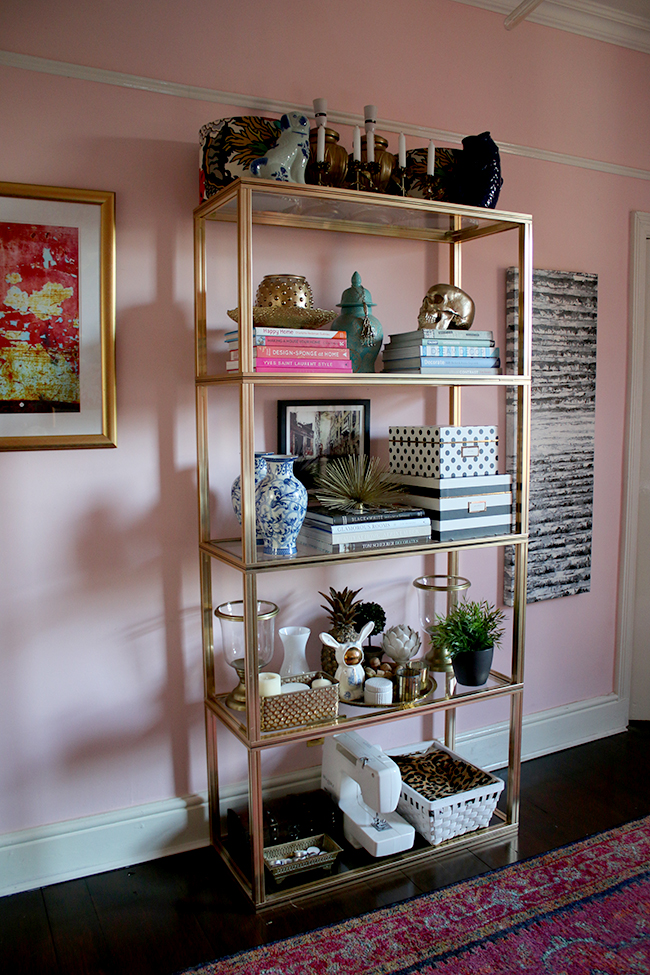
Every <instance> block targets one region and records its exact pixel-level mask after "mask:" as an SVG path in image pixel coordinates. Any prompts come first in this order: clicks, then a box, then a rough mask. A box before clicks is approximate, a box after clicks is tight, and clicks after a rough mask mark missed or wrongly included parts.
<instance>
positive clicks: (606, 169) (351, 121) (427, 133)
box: [0, 0, 650, 180]
mask: <svg viewBox="0 0 650 975" xmlns="http://www.w3.org/2000/svg"><path fill="white" fill-rule="evenodd" d="M457 2H459V3H465V2H466V0H457ZM481 2H483V0H481ZM485 2H486V3H487V2H490V3H492V2H501V0H485ZM0 65H4V66H5V67H9V68H19V69H22V70H25V71H37V72H41V73H44V74H51V75H58V76H59V77H63V78H74V79H76V80H79V81H92V82H95V83H99V84H105V85H116V86H117V87H120V88H135V89H137V90H139V91H148V92H152V93H154V94H159V95H169V96H172V97H176V98H189V99H192V100H194V101H204V102H213V103H216V104H218V105H228V106H232V107H233V108H245V109H247V110H248V111H251V110H253V111H259V112H265V113H271V114H272V115H283V114H284V113H285V112H295V111H301V112H304V113H305V114H306V115H308V116H310V115H311V114H312V112H313V106H311V105H296V104H295V103H294V102H283V101H276V100H274V99H270V98H259V97H255V96H253V95H239V94H235V93H233V92H228V91H218V90H215V89H212V88H199V87H197V86H196V85H185V84H180V83H179V82H175V81H162V80H159V79H156V78H144V77H141V76H139V75H132V74H124V73H123V72H121V71H109V70H108V69H106V68H91V67H88V66H87V65H83V64H69V63H67V62H64V61H52V60H50V59H48V58H39V57H35V56H34V55H31V54H16V53H15V52H13V51H0ZM327 118H328V121H329V122H332V123H334V124H335V125H347V126H353V125H363V121H364V120H363V116H361V115H353V114H351V113H349V112H335V111H328V113H327ZM380 122H381V129H382V131H384V132H394V133H399V132H403V133H404V135H410V136H414V137H415V138H421V139H423V140H424V141H425V143H426V142H428V141H429V139H433V140H434V142H436V143H437V144H443V145H450V144H451V145H461V143H462V140H463V138H464V135H461V134H460V133H459V132H448V131H447V130H445V129H432V128H427V127H426V126H422V125H412V124H411V123H409V122H400V121H393V120H391V119H383V118H382V119H381V120H380ZM466 134H467V133H465V135H466ZM497 145H498V147H499V151H500V152H501V153H505V154H507V155H511V156H525V157H526V158H528V159H539V160H541V161H542V162H552V163H558V164H559V165H564V166H576V167H578V168H579V169H591V170H595V171H597V172H601V173H609V175H611V176H623V177H626V178H629V179H643V180H650V170H647V169H635V168H634V167H632V166H621V165H619V164H618V163H610V162H605V161H603V160H599V159H587V158H584V157H582V156H571V155H569V154H567V153H563V152H554V151H553V150H551V149H540V148H537V147H535V146H520V145H517V144H516V143H512V142H498V141H497Z"/></svg>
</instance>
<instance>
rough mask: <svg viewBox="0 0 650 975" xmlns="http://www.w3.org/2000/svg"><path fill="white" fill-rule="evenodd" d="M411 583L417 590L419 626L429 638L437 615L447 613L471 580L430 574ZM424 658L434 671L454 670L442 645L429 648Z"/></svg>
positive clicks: (442, 672)
mask: <svg viewBox="0 0 650 975" xmlns="http://www.w3.org/2000/svg"><path fill="white" fill-rule="evenodd" d="M413 585H414V586H415V588H416V589H417V591H418V604H419V611H420V626H421V627H422V629H423V630H424V631H425V634H426V636H427V637H428V638H429V639H430V633H429V630H430V629H431V627H432V626H435V625H436V619H437V617H438V616H446V615H447V613H448V612H449V610H450V609H451V607H452V606H453V605H455V603H457V602H458V595H459V593H461V592H465V591H466V590H467V589H469V587H470V586H471V582H470V581H469V579H465V578H463V576H448V575H431V576H420V577H419V578H418V579H414V580H413ZM425 660H427V661H428V662H429V667H430V668H431V670H432V671H433V672H434V673H437V674H453V672H454V668H453V667H452V663H451V660H450V659H449V656H448V654H447V651H446V650H445V649H444V647H442V648H437V647H436V648H435V649H431V650H429V652H428V653H427V654H426V655H425Z"/></svg>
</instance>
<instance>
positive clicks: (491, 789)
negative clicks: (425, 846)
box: [390, 742, 505, 846]
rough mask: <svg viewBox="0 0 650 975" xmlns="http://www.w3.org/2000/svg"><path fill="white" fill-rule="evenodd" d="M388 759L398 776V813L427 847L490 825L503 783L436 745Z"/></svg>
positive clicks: (435, 743) (442, 746) (441, 746)
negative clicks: (398, 771)
mask: <svg viewBox="0 0 650 975" xmlns="http://www.w3.org/2000/svg"><path fill="white" fill-rule="evenodd" d="M390 757H391V758H392V759H393V761H394V762H395V763H396V764H397V766H398V767H399V770H400V772H401V775H402V788H401V791H400V800H399V804H398V806H397V812H398V813H399V814H400V815H401V816H403V817H404V819H406V820H407V822H409V823H411V825H412V826H415V828H416V829H417V831H418V832H419V833H421V834H422V836H424V838H425V839H426V840H427V841H428V842H429V843H431V845H432V846H437V845H438V844H439V843H442V842H443V840H448V839H451V837H453V836H461V835H462V834H463V833H469V832H472V831H473V830H476V829H482V828H484V827H486V826H489V824H490V820H491V818H492V816H493V814H494V810H495V809H496V804H497V802H498V799H499V796H500V795H501V792H502V791H503V788H504V785H505V783H504V782H503V780H502V779H499V778H497V777H496V776H494V775H490V773H489V772H484V771H483V770H482V769H479V768H476V766H475V765H470V764H469V762H466V761H465V760H464V759H462V758H461V757H460V756H459V755H455V754H454V753H453V752H451V751H449V749H447V748H445V747H444V745H441V744H439V743H438V742H434V743H433V745H431V747H430V748H428V749H427V750H426V751H424V752H414V753H411V754H408V755H391V756H390Z"/></svg>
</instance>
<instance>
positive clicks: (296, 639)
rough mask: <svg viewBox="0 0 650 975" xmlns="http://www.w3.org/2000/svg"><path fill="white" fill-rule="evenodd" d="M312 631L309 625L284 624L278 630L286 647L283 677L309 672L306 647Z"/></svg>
mask: <svg viewBox="0 0 650 975" xmlns="http://www.w3.org/2000/svg"><path fill="white" fill-rule="evenodd" d="M310 633H311V630H310V629H309V627H308V626H283V627H281V628H280V629H279V630H278V635H279V637H280V639H281V640H282V646H283V647H284V660H283V661H282V666H281V667H280V676H281V677H293V676H295V675H296V674H308V673H309V665H308V663H307V657H306V656H305V648H306V646H307V640H308V639H309V634H310Z"/></svg>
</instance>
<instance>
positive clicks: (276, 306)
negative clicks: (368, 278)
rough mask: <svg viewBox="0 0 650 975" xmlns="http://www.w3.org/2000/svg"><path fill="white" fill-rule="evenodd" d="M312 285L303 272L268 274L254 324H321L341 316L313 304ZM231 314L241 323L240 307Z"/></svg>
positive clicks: (307, 326) (259, 292)
mask: <svg viewBox="0 0 650 975" xmlns="http://www.w3.org/2000/svg"><path fill="white" fill-rule="evenodd" d="M313 304H314V298H313V295H312V291H311V287H310V285H309V282H308V281H307V279H306V278H304V277H303V276H302V275H301V274H267V275H266V276H265V277H264V278H263V279H262V282H261V284H260V286H259V287H258V289H257V295H256V296H255V305H254V307H253V325H254V326H256V327H257V326H262V325H273V326H274V327H276V328H321V327H322V326H323V325H329V323H330V322H333V321H334V319H335V318H337V317H338V312H337V311H327V310H325V309H324V308H314V307H313ZM227 314H228V317H229V318H232V320H233V322H237V324H239V309H238V308H232V309H230V310H229V311H228V313H227Z"/></svg>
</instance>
